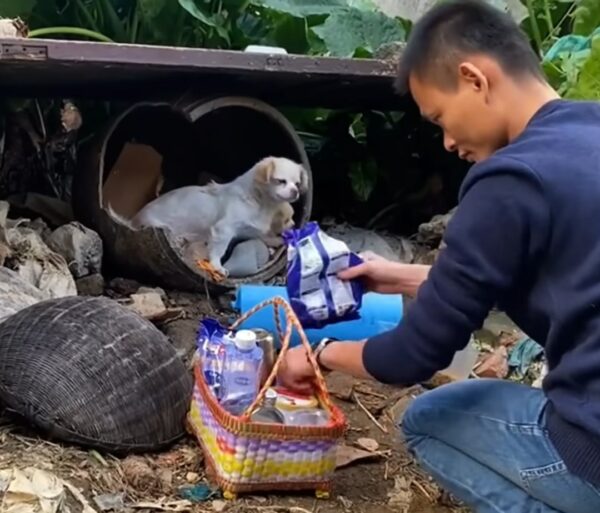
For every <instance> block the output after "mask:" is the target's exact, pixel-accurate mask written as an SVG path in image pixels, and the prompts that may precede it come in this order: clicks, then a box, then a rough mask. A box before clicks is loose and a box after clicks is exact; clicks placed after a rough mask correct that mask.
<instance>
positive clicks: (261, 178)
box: [254, 157, 275, 184]
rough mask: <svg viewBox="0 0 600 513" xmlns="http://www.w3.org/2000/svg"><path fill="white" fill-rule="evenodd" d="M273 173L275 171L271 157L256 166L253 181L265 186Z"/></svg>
mask: <svg viewBox="0 0 600 513" xmlns="http://www.w3.org/2000/svg"><path fill="white" fill-rule="evenodd" d="M273 171H275V161H274V160H273V159H272V158H271V157H267V158H265V159H263V160H261V161H260V162H259V163H258V164H256V172H255V174H254V180H256V181H257V182H258V183H262V184H267V183H269V182H270V181H271V176H273Z"/></svg>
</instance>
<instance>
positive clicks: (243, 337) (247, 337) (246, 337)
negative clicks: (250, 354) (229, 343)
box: [234, 330, 256, 351]
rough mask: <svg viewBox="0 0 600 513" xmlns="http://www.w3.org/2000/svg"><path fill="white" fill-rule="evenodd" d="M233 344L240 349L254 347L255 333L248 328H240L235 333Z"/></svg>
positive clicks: (246, 349)
mask: <svg viewBox="0 0 600 513" xmlns="http://www.w3.org/2000/svg"><path fill="white" fill-rule="evenodd" d="M234 341H235V345H236V346H237V347H238V348H239V349H241V350H242V351H244V350H245V351H248V350H249V349H252V348H254V347H256V333H254V332H253V331H250V330H240V331H238V332H237V333H236V334H235V339H234Z"/></svg>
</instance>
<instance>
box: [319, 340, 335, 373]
mask: <svg viewBox="0 0 600 513" xmlns="http://www.w3.org/2000/svg"><path fill="white" fill-rule="evenodd" d="M337 341H338V339H337V338H334V337H325V338H323V339H321V341H320V342H319V343H318V344H317V347H315V350H314V355H315V360H316V361H317V363H318V364H319V367H320V368H321V370H324V371H325V372H330V371H331V369H329V368H327V367H326V366H325V365H323V364H322V363H321V359H320V356H321V353H322V352H323V350H324V349H325V348H326V347H327V346H328V345H329V344H331V343H332V342H337Z"/></svg>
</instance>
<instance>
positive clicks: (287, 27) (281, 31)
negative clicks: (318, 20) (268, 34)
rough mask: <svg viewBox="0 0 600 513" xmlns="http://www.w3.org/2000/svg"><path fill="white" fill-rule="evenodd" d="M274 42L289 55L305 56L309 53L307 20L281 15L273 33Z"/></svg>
mask: <svg viewBox="0 0 600 513" xmlns="http://www.w3.org/2000/svg"><path fill="white" fill-rule="evenodd" d="M272 38H273V42H274V43H275V44H276V45H277V46H281V47H282V48H285V49H286V50H287V51H288V53H296V54H304V53H306V52H307V51H308V49H309V47H310V44H309V42H308V26H307V25H306V19H305V18H295V17H293V16H286V15H281V16H280V20H279V21H278V22H277V23H276V24H275V27H274V29H273V33H272Z"/></svg>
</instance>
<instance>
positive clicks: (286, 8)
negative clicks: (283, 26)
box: [180, 0, 348, 18]
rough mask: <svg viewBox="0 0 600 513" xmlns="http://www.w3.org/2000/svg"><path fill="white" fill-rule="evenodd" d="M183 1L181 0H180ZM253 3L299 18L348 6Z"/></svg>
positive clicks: (325, 0) (295, 0)
mask: <svg viewBox="0 0 600 513" xmlns="http://www.w3.org/2000/svg"><path fill="white" fill-rule="evenodd" d="M180 1H181V0H180ZM251 3H252V4H254V5H257V6H261V7H266V8H268V9H272V10H274V11H279V12H284V13H286V14H290V15H291V16H296V17H297V18H306V17H308V16H314V15H320V14H331V13H333V12H336V11H339V10H340V9H344V8H346V7H347V5H348V4H347V3H346V0H252V1H251Z"/></svg>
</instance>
